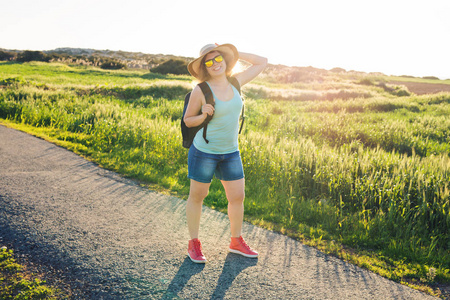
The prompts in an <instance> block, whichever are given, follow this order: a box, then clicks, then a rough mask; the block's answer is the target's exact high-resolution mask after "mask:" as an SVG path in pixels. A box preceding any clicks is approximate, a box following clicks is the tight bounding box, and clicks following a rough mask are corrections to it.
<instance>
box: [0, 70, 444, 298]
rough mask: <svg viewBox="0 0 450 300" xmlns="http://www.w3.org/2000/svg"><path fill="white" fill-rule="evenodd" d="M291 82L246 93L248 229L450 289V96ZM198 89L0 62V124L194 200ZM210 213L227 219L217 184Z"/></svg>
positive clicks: (160, 78) (262, 82) (350, 83)
mask: <svg viewBox="0 0 450 300" xmlns="http://www.w3.org/2000/svg"><path fill="white" fill-rule="evenodd" d="M283 76H284V77H283ZM286 76H287V75H286V74H284V73H282V72H281V71H277V72H276V71H273V72H269V73H265V74H263V75H262V76H260V78H258V79H257V80H256V81H255V82H254V83H252V84H249V85H248V86H246V87H244V90H243V91H244V94H245V95H246V100H245V103H246V115H247V118H246V125H245V130H244V132H243V134H241V135H240V148H241V155H242V159H243V163H244V170H245V174H246V200H245V209H246V218H247V220H248V221H250V222H252V223H254V224H257V225H259V226H263V227H266V228H270V229H273V230H277V231H280V232H282V233H284V234H287V235H290V236H292V237H293V238H296V239H299V240H301V241H303V242H304V243H306V244H309V245H313V246H315V247H317V248H319V249H321V250H322V251H325V252H327V253H330V254H333V255H336V256H338V257H341V258H343V259H346V260H348V261H350V262H352V263H355V264H358V265H360V266H363V267H365V268H368V269H370V270H372V271H375V272H377V273H379V274H381V275H383V276H385V277H387V278H390V279H393V280H396V281H399V282H403V283H405V284H409V285H412V286H416V287H417V286H421V287H422V289H425V290H427V291H428V292H431V293H433V292H432V289H433V287H434V285H435V284H436V283H447V284H448V283H450V251H449V249H450V233H449V228H450V183H449V182H450V118H448V116H449V115H450V94H449V93H440V94H434V95H422V96H417V95H414V94H412V93H410V92H409V91H408V90H407V89H406V88H405V87H402V86H398V85H389V84H388V83H387V82H388V81H389V78H387V77H383V76H364V75H355V74H353V75H352V74H334V73H329V74H324V75H321V77H320V80H319V79H317V80H308V81H295V82H288V83H286V79H283V80H281V79H280V78H286ZM289 78H290V77H289ZM395 80H396V81H398V80H399V78H398V77H396V78H395ZM408 80H409V81H411V80H413V79H411V78H408ZM415 80H416V81H418V82H429V80H428V81H426V80H420V79H415ZM440 83H443V81H440ZM192 87H193V82H192V78H191V77H189V76H172V75H167V76H164V75H158V74H152V73H149V72H148V71H147V72H146V71H127V70H121V71H106V70H101V69H98V68H93V67H82V66H75V65H71V66H69V65H64V64H56V63H50V64H48V63H37V62H32V63H23V64H18V63H6V62H3V63H2V62H0V118H1V119H2V120H3V121H2V122H3V124H6V125H7V126H11V127H15V128H19V129H21V130H24V131H27V132H30V133H33V134H35V135H38V136H41V137H43V138H46V139H48V140H50V141H52V142H55V143H58V144H60V145H62V146H64V147H67V148H68V149H70V150H72V151H74V152H76V153H79V154H81V155H84V156H85V157H87V158H88V159H90V160H93V161H96V162H98V163H99V164H100V165H101V166H103V167H106V168H109V169H112V170H115V171H117V172H119V173H121V174H123V175H125V176H128V177H132V178H135V179H137V180H140V181H141V182H142V183H143V184H148V185H151V186H152V187H153V188H157V189H160V190H166V191H169V192H171V193H175V194H177V195H178V196H180V197H181V198H187V194H188V191H189V181H188V179H187V177H186V176H187V150H186V149H184V148H182V146H181V133H180V127H179V122H180V118H181V114H182V109H183V100H184V95H185V94H186V93H187V92H188V91H190V90H191V89H192ZM205 204H206V205H208V206H210V207H212V208H214V209H217V210H220V211H224V212H225V211H226V208H227V201H226V197H225V193H224V191H223V189H222V187H221V184H220V182H218V181H214V182H213V184H212V185H211V190H210V194H209V195H208V197H207V198H206V199H205ZM435 293H436V290H435ZM437 293H438V292H437Z"/></svg>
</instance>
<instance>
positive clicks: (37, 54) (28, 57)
mask: <svg viewBox="0 0 450 300" xmlns="http://www.w3.org/2000/svg"><path fill="white" fill-rule="evenodd" d="M16 60H17V61H19V62H27V61H45V62H48V61H49V60H50V57H49V56H47V54H45V53H44V52H42V51H30V50H25V51H23V52H22V53H20V54H19V55H17V58H16Z"/></svg>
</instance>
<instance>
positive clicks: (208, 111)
mask: <svg viewBox="0 0 450 300" xmlns="http://www.w3.org/2000/svg"><path fill="white" fill-rule="evenodd" d="M202 114H204V115H205V114H208V115H210V116H212V115H214V106H212V105H211V104H205V105H203V106H202Z"/></svg>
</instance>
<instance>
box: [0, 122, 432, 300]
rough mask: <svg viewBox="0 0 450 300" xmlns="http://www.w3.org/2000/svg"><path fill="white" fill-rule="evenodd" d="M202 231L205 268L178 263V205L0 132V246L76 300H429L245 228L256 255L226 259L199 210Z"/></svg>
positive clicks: (220, 232) (224, 238)
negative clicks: (56, 279) (60, 281)
mask: <svg viewBox="0 0 450 300" xmlns="http://www.w3.org/2000/svg"><path fill="white" fill-rule="evenodd" d="M201 228H202V229H201V237H200V238H201V241H202V244H203V248H204V253H205V255H206V257H207V258H208V260H209V262H208V263H207V264H206V265H197V264H193V263H191V261H190V260H189V259H188V258H187V241H188V232H187V227H186V219H185V201H184V200H181V199H178V198H176V197H172V196H167V195H163V194H159V193H156V192H153V191H149V190H148V189H145V188H142V187H140V186H139V185H137V184H136V183H135V182H133V181H131V180H128V179H124V178H122V177H120V176H119V175H117V174H116V173H114V172H110V171H107V170H104V169H101V168H99V167H98V166H96V165H95V164H93V163H91V162H89V161H87V160H85V159H83V158H81V157H79V156H77V155H75V154H73V153H72V152H70V151H67V150H65V149H63V148H61V147H58V146H55V145H53V144H51V143H48V142H46V141H44V140H41V139H38V138H35V137H33V136H30V135H28V134H25V133H22V132H19V131H16V130H12V129H8V128H6V127H4V126H0V238H1V239H2V240H3V243H9V244H11V245H13V246H14V248H15V249H16V250H17V251H19V252H20V253H24V254H26V255H27V256H29V257H30V259H31V260H32V261H33V262H34V263H35V264H39V265H42V266H44V267H46V268H47V269H49V270H53V272H56V274H58V275H57V276H60V277H61V278H65V280H66V281H68V282H70V285H71V286H72V288H73V289H74V290H76V291H77V292H76V293H75V294H74V298H76V299H435V298H434V297H431V296H428V295H425V294H423V293H421V292H419V291H416V290H413V289H411V288H408V287H406V286H403V285H400V284H397V283H394V282H392V281H389V280H387V279H384V278H382V277H380V276H378V275H376V274H373V273H371V272H369V271H367V270H363V269H361V268H359V267H356V266H354V265H351V264H349V263H346V262H343V261H341V260H339V259H337V258H335V257H332V256H328V255H325V254H323V253H321V252H319V251H317V250H315V249H314V248H311V247H308V246H305V245H303V244H301V243H300V242H297V241H295V240H293V239H290V238H288V237H285V236H283V235H280V234H277V233H274V232H271V231H268V230H265V229H261V228H258V227H256V226H253V225H250V224H247V223H246V224H245V225H244V234H243V235H244V237H245V238H246V240H247V242H248V243H249V245H251V246H252V247H253V248H255V249H256V250H258V251H259V253H260V257H259V258H258V259H248V258H243V257H241V256H238V255H235V254H229V253H228V252H227V247H228V243H229V238H230V233H229V223H228V218H227V216H226V215H225V214H222V213H219V212H216V211H214V210H211V209H209V208H207V207H204V210H203V216H202V224H201Z"/></svg>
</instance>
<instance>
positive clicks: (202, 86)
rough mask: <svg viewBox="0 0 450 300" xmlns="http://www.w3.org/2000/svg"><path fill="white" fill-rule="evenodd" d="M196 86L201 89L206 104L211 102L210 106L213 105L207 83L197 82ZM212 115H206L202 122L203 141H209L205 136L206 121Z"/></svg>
mask: <svg viewBox="0 0 450 300" xmlns="http://www.w3.org/2000/svg"><path fill="white" fill-rule="evenodd" d="M198 86H199V87H200V89H201V90H202V93H203V95H204V96H205V100H206V104H211V105H212V106H214V105H215V102H214V96H213V93H212V91H211V88H210V87H209V85H208V84H207V83H206V82H205V81H204V82H201V83H199V84H198ZM212 117H213V116H210V115H207V116H206V119H205V121H204V122H203V124H204V126H203V139H204V140H205V142H206V143H207V144H208V143H209V141H208V139H207V138H206V130H207V129H208V123H209V121H211V119H212Z"/></svg>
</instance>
